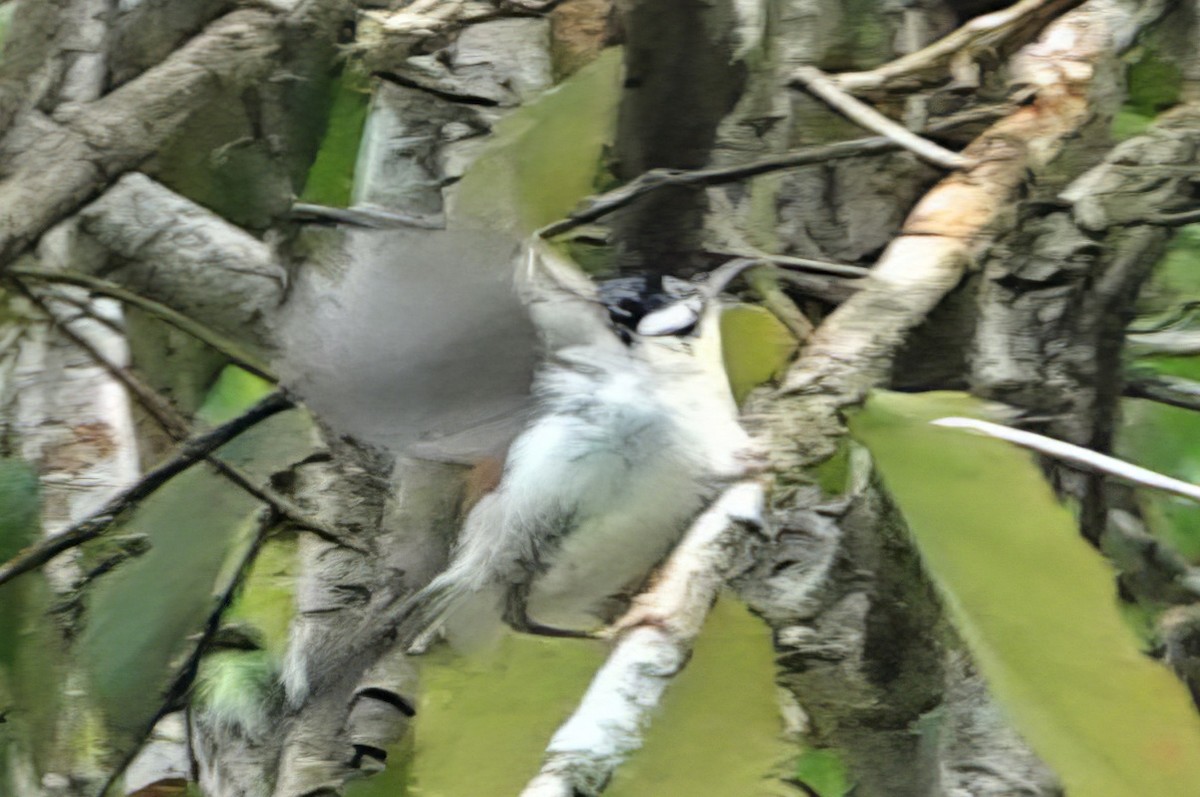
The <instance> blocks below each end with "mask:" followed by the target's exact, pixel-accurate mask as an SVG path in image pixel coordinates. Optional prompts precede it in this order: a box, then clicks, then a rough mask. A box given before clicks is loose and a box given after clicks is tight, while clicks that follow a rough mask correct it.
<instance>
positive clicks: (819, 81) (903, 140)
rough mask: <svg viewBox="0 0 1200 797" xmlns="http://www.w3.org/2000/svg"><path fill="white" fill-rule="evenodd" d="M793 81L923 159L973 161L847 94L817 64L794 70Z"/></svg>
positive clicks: (948, 163) (951, 163) (949, 165)
mask: <svg viewBox="0 0 1200 797" xmlns="http://www.w3.org/2000/svg"><path fill="white" fill-rule="evenodd" d="M792 85H793V86H796V87H797V88H803V89H805V90H807V91H808V92H809V93H810V94H812V95H813V96H814V97H818V98H819V99H821V100H824V101H825V103H826V104H827V105H829V107H831V108H833V109H834V110H836V111H838V112H839V113H841V114H842V115H843V116H845V117H846V118H847V119H849V120H850V121H852V122H854V123H855V124H858V125H861V126H862V127H865V128H866V129H868V130H870V131H872V132H875V133H878V134H880V135H881V136H884V137H886V138H888V139H890V140H891V141H894V142H896V144H898V145H899V146H901V147H903V148H904V149H906V150H908V151H909V152H911V153H913V154H914V155H916V156H917V157H918V158H921V159H922V160H925V161H928V162H929V163H932V164H933V165H934V166H940V167H942V168H943V169H950V170H954V169H963V168H966V167H968V166H970V165H971V160H970V159H969V158H966V157H963V156H962V155H959V154H958V153H957V152H951V151H950V150H948V149H946V148H945V147H943V146H940V145H938V144H935V143H933V142H932V141H930V140H929V139H926V138H921V137H920V136H918V135H917V134H916V133H914V132H913V131H911V130H909V129H908V128H907V127H905V126H904V125H902V124H900V123H899V122H895V121H892V120H891V119H889V118H887V117H886V116H884V115H883V114H881V113H880V112H879V111H877V110H875V109H874V108H872V107H871V106H870V105H867V104H866V103H865V102H862V101H861V100H857V99H855V98H854V97H852V96H850V95H849V94H847V93H846V92H845V91H843V90H842V89H841V88H839V87H838V85H837V83H835V82H834V80H833V79H832V78H831V77H829V76H828V75H826V74H825V73H824V72H822V71H821V70H820V69H817V68H816V67H815V66H802V67H799V68H798V69H796V71H795V72H793V73H792Z"/></svg>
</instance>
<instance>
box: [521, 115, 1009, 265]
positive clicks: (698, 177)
mask: <svg viewBox="0 0 1200 797" xmlns="http://www.w3.org/2000/svg"><path fill="white" fill-rule="evenodd" d="M1022 99H1024V98H1022ZM1016 107H1018V106H1017V105H1015V104H1004V105H997V106H994V107H990V108H980V109H974V110H972V111H970V112H969V113H963V114H955V115H953V116H948V117H946V118H945V119H942V120H940V121H938V122H935V123H933V124H931V125H929V126H928V127H927V128H926V130H925V132H926V133H938V132H943V131H946V130H952V129H954V128H956V127H959V126H960V125H963V124H968V123H973V122H978V121H980V120H988V119H995V118H996V117H998V116H1003V115H1004V114H1006V113H1009V112H1011V111H1013V110H1014V109H1015V108H1016ZM903 148H904V147H903V146H901V145H900V144H899V143H898V142H896V141H893V140H892V139H890V138H888V137H887V136H872V137H870V138H855V139H851V140H849V141H838V142H835V143H833V144H821V145H818V146H812V147H804V148H802V149H797V150H792V151H791V152H784V153H781V154H778V155H768V156H766V157H764V158H759V159H757V160H752V161H748V162H746V163H737V164H731V165H728V166H713V167H710V168H706V169H694V170H691V171H681V170H677V169H651V170H650V171H648V172H645V173H643V174H639V175H638V176H637V177H635V178H634V179H632V180H630V181H629V182H628V183H625V184H624V185H622V186H619V187H617V188H614V189H613V190H611V191H606V192H605V193H603V194H597V195H596V196H593V197H589V198H587V199H585V200H584V201H583V202H582V203H581V205H580V207H579V208H578V209H576V210H574V211H572V212H571V213H570V215H568V216H567V217H566V218H565V219H561V220H559V221H556V222H553V223H551V224H548V225H546V226H545V227H543V228H542V229H540V230H538V232H537V234H538V235H539V236H541V237H542V238H553V237H555V236H557V235H562V234H563V233H566V232H569V231H571V230H574V229H575V228H577V227H582V226H583V225H585V224H587V223H589V222H593V221H595V220H596V219H599V218H602V217H604V216H607V215H608V214H609V213H612V212H613V211H615V210H619V209H621V208H623V207H625V206H627V205H629V204H631V203H632V202H633V201H634V200H636V199H638V198H639V197H642V196H644V195H646V194H649V193H651V192H653V191H657V190H659V189H661V188H669V187H679V186H684V187H686V186H707V185H721V184H723V183H732V182H735V181H737V180H741V179H743V178H746V177H755V176H757V175H760V174H769V173H770V172H778V171H783V170H784V169H794V168H797V167H800V166H811V165H813V164H815V163H825V162H826V161H834V160H843V159H845V158H858V157H862V156H865V155H880V154H883V153H886V152H895V151H896V150H899V149H903ZM774 257H775V256H774V255H772V258H774ZM811 262H815V261H811Z"/></svg>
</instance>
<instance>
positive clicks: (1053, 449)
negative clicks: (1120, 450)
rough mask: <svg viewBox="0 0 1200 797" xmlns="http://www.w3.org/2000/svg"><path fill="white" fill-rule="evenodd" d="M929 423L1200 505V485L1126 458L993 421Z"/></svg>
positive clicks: (959, 419)
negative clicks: (1010, 445) (1080, 466)
mask: <svg viewBox="0 0 1200 797" xmlns="http://www.w3.org/2000/svg"><path fill="white" fill-rule="evenodd" d="M930 423H932V424H933V425H934V426H945V427H947V428H951V429H967V430H968V431H971V432H977V433H979V434H983V435H986V436H988V437H995V438H996V439H998V440H1004V441H1005V442H1008V443H1013V444H1015V445H1018V446H1021V447H1022V448H1028V449H1030V450H1032V451H1036V452H1038V453H1039V454H1045V455H1046V456H1048V457H1053V458H1055V459H1059V460H1063V461H1065V462H1071V463H1074V464H1075V465H1082V466H1083V467H1085V468H1087V469H1089V470H1094V471H1099V472H1100V473H1104V474H1107V475H1109V476H1116V477H1117V478H1118V479H1123V480H1125V481H1127V482H1130V483H1132V484H1136V485H1139V486H1141V487H1152V488H1154V489H1155V490H1162V491H1164V492H1168V493H1171V494H1172V495H1178V496H1181V497H1183V498H1188V499H1190V500H1192V501H1197V502H1200V486H1198V485H1195V484H1192V483H1190V482H1185V481H1181V480H1180V479H1174V478H1171V477H1170V476H1165V475H1163V474H1161V473H1156V472H1155V471H1152V470H1150V469H1148V468H1143V467H1141V466H1140V465H1134V464H1133V463H1131V462H1126V461H1125V460H1123V459H1117V458H1116V457H1110V456H1109V455H1108V454H1101V453H1099V452H1098V451H1092V450H1091V449H1089V448H1084V447H1083V446H1077V445H1075V444H1073V443H1065V442H1063V441H1062V440H1055V439H1054V438H1053V437H1046V436H1045V435H1041V434H1037V433H1036V432H1027V431H1025V430H1023V429H1013V428H1012V427H1009V426H1004V425H1002V424H998V423H991V422H990V421H981V420H978V419H976V418H938V419H937V420H936V421H930Z"/></svg>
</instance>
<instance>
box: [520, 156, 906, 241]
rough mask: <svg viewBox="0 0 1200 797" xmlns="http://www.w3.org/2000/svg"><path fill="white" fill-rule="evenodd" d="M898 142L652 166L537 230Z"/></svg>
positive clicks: (561, 228) (546, 231)
mask: <svg viewBox="0 0 1200 797" xmlns="http://www.w3.org/2000/svg"><path fill="white" fill-rule="evenodd" d="M898 149H900V145H899V144H897V143H896V142H895V141H892V140H891V139H888V138H885V137H883V136H876V137H873V138H858V139H854V140H852V141H839V142H837V143H835V144H824V145H821V146H817V147H805V148H804V149H800V150H796V151H794V152H785V153H783V154H781V155H771V156H768V157H766V158H760V159H758V160H754V161H750V162H748V163H739V164H736V165H731V166H714V167H712V168H708V169H695V170H692V171H679V170H675V169H651V170H650V171H648V172H645V173H644V174H640V175H638V176H637V177H635V178H634V179H632V180H630V181H629V182H628V183H625V184H624V185H622V186H620V187H618V188H614V189H613V190H611V191H607V192H605V193H603V194H597V195H596V196H594V197H590V198H588V199H586V200H584V202H583V204H582V207H580V208H579V209H578V210H575V211H572V212H571V215H569V216H568V217H567V218H565V219H562V220H560V221H556V222H554V223H552V224H548V225H546V226H545V227H543V228H542V229H540V230H538V233H537V234H538V235H539V236H541V237H542V238H553V237H554V236H556V235H562V234H563V233H565V232H568V231H569V230H573V229H575V228H576V227H580V226H582V225H584V224H587V223H588V222H591V221H595V220H596V219H599V218H601V217H602V216H607V215H608V214H609V213H612V212H613V211H614V210H619V209H620V208H623V207H625V206H626V205H629V204H630V203H632V202H633V201H634V200H635V199H637V198H639V197H641V196H644V195H645V194H649V193H651V192H653V191H657V190H659V189H661V188H667V187H671V186H676V187H677V186H704V185H720V184H721V183H731V182H734V181H735V180H741V179H742V178H744V177H754V176H755V175H759V174H767V173H768V172H775V171H780V170H783V169H792V168H795V167H797V166H808V165H811V164H814V163H824V162H826V161H831V160H841V159H843V158H857V157H860V156H862V155H877V154H879V153H882V152H894V151H895V150H898Z"/></svg>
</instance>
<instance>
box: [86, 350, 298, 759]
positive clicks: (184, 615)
mask: <svg viewBox="0 0 1200 797" xmlns="http://www.w3.org/2000/svg"><path fill="white" fill-rule="evenodd" d="M270 389H271V386H270V385H269V384H267V383H265V382H263V381H262V380H260V379H258V378H257V377H254V376H252V375H250V374H247V373H246V372H244V371H242V370H241V369H238V368H236V367H233V366H230V367H228V368H226V369H225V371H224V372H223V373H222V374H221V376H220V378H218V380H217V382H216V384H215V385H214V386H213V388H212V389H211V390H210V392H209V395H208V397H207V399H206V400H205V402H204V405H203V406H202V408H201V410H200V413H199V416H200V417H201V418H203V419H204V420H205V421H208V422H210V423H220V422H221V421H223V420H227V419H229V418H232V417H234V416H236V415H238V414H239V413H241V412H243V411H245V410H246V409H248V408H249V407H250V406H251V405H253V404H254V403H255V402H256V401H258V399H259V398H261V397H262V395H263V393H265V392H266V391H269V390H270ZM314 434H315V432H314V429H313V425H312V421H311V420H310V419H309V418H308V416H307V415H306V414H305V413H303V412H302V411H300V410H291V411H288V412H284V413H280V414H279V415H276V416H274V417H272V418H269V419H267V420H266V421H264V422H263V423H261V424H258V425H257V426H255V427H253V428H252V429H249V430H247V431H246V432H244V433H242V434H241V435H239V436H238V437H236V438H234V439H233V440H232V441H230V442H229V443H227V444H225V445H224V446H222V447H221V449H220V450H219V451H218V454H219V456H220V457H221V458H222V459H224V460H226V461H228V462H230V463H233V464H236V465H238V466H239V467H241V468H242V469H243V470H245V471H246V472H248V473H249V474H250V475H251V476H253V477H254V478H255V479H256V480H259V481H260V482H261V481H262V480H265V479H266V478H267V477H268V476H269V475H270V474H272V473H274V472H276V471H278V470H279V469H281V468H286V467H288V466H290V465H291V464H293V463H295V462H297V461H299V460H300V459H302V458H303V457H305V456H307V455H308V454H309V453H310V452H311V451H312V448H313V440H314ZM260 506H261V505H260V504H259V502H258V501H257V500H256V499H254V498H252V497H251V496H249V495H248V494H247V493H245V492H244V491H243V490H241V489H240V488H238V487H236V486H234V485H233V484H232V483H230V482H229V481H228V480H227V479H225V478H224V477H222V476H219V475H217V474H216V473H215V472H213V471H212V470H210V469H209V468H208V467H206V466H204V465H197V466H194V467H192V468H191V469H189V470H187V471H186V472H184V473H182V474H180V475H179V476H176V477H175V478H174V479H172V480H171V481H169V482H168V483H167V484H166V485H164V486H163V487H162V488H160V489H159V490H158V491H156V492H155V493H154V494H153V495H151V496H150V497H149V498H147V499H146V500H145V501H143V502H142V503H141V505H140V506H138V508H137V509H136V510H135V511H134V512H133V514H132V516H131V517H129V518H128V519H127V520H125V521H124V522H123V523H122V524H121V529H120V532H122V533H135V534H144V535H146V536H147V537H148V539H149V540H150V550H149V551H147V552H146V553H145V554H143V555H142V556H140V557H138V558H137V559H134V560H132V561H129V562H127V563H125V564H123V565H122V566H121V567H120V568H118V570H117V571H116V572H114V573H112V574H110V575H108V576H106V577H105V578H103V579H101V580H100V581H99V582H97V583H96V584H95V585H94V588H93V589H92V590H91V595H90V598H89V613H88V623H87V626H86V629H85V631H84V633H83V634H82V635H81V638H80V640H79V648H78V651H79V659H80V661H82V662H84V664H85V666H86V667H87V669H88V671H89V675H90V677H91V681H92V684H93V687H94V690H95V697H96V699H97V702H98V704H99V706H100V708H101V709H102V710H103V713H104V716H105V719H106V721H107V723H108V725H109V727H110V729H111V730H113V731H115V732H116V733H117V737H116V738H117V742H118V744H120V743H122V742H124V741H125V740H127V739H129V738H130V737H131V736H132V735H134V734H137V733H138V732H140V730H141V729H142V726H143V724H144V723H145V721H146V719H147V718H148V717H149V716H151V715H152V714H153V713H154V711H155V710H157V708H158V704H159V701H160V700H161V698H160V695H161V694H162V690H163V688H164V687H165V686H166V683H167V679H168V677H169V674H170V673H171V667H172V664H173V662H175V661H177V660H178V657H179V656H180V655H182V654H183V653H184V652H186V651H187V650H189V644H190V643H189V642H188V638H189V636H191V635H192V634H195V633H197V632H198V631H199V630H200V628H201V627H202V625H203V623H204V622H205V620H206V619H207V617H208V615H209V613H210V612H211V611H212V608H213V606H214V603H213V601H214V596H215V595H216V594H217V593H218V592H219V591H220V590H221V589H223V587H224V585H225V583H226V581H227V579H228V578H229V577H230V575H231V574H232V571H233V568H232V566H231V563H233V562H236V561H238V560H239V559H240V558H241V556H242V555H243V552H244V551H245V547H246V546H247V545H248V544H249V543H250V540H251V537H252V534H253V532H254V529H255V525H256V517H257V512H258V509H259V507H260ZM280 556H281V557H282V559H283V560H286V558H287V551H286V549H280ZM273 561H274V563H275V564H279V563H280V562H279V561H275V560H274V559H273ZM269 565H270V562H269V563H268V566H269ZM255 572H256V573H257V572H259V571H258V570H257V569H256V570H255ZM262 572H266V571H262ZM256 583H257V582H256ZM277 597H278V596H275V599H270V600H269V599H268V598H270V596H264V597H263V602H265V603H266V604H269V605H272V606H274V607H276V608H278V606H277V604H278V600H277ZM256 600H257V598H256ZM260 608H261V607H260ZM272 616H275V617H276V618H277V613H276V614H273V615H272ZM277 624H278V621H276V622H274V623H267V624H266V625H267V628H266V629H264V635H265V636H266V638H267V640H268V642H272V640H276V639H277V636H278V634H279V633H280V632H279V631H278V628H277Z"/></svg>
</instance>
